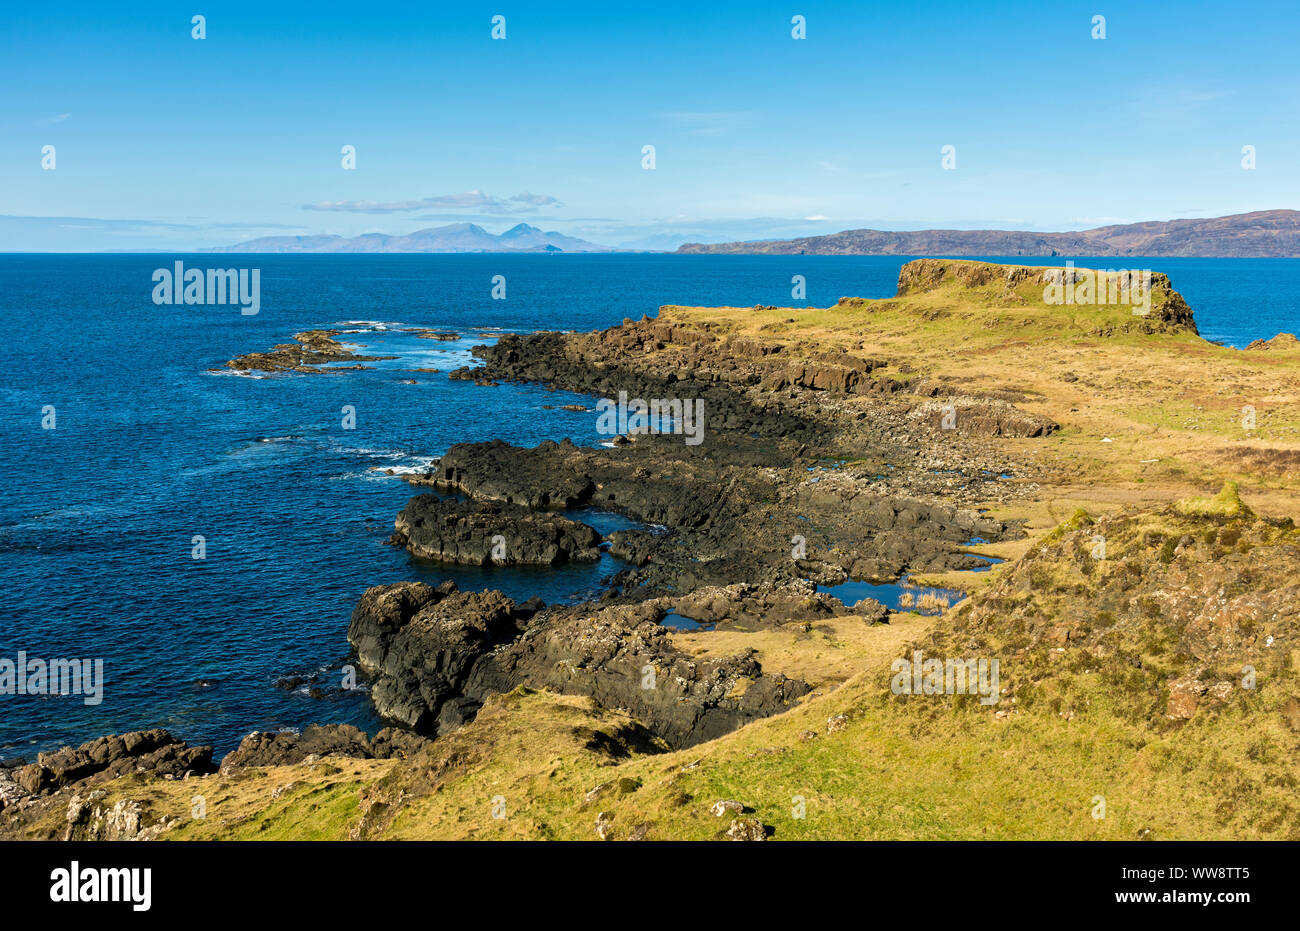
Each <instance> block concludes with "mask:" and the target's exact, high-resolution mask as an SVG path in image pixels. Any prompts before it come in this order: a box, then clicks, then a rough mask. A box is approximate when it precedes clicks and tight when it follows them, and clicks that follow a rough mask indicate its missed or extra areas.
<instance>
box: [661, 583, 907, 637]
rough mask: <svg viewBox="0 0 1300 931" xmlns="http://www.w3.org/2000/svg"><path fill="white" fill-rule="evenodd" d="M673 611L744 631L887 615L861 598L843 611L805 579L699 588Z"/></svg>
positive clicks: (882, 608) (871, 621)
mask: <svg viewBox="0 0 1300 931" xmlns="http://www.w3.org/2000/svg"><path fill="white" fill-rule="evenodd" d="M675 610H676V611H677V612H678V613H679V614H681V615H683V616H685V617H689V618H693V619H695V620H697V621H701V622H703V623H705V624H714V625H719V626H721V627H738V628H742V629H745V630H752V629H755V628H762V627H771V626H773V625H776V624H784V623H789V622H791V621H815V620H821V619H823V618H828V617H840V616H842V615H846V614H861V615H862V616H863V617H864V618H865V619H866V620H867V621H868V622H869V623H874V622H876V621H882V620H884V618H885V615H886V614H887V613H888V611H887V610H886V609H885V606H884V605H882V604H880V603H879V602H877V601H875V600H873V599H870V598H864V599H863V600H862V601H860V602H858V603H857V604H856V605H854V606H853V607H852V608H849V607H845V605H844V604H842V603H841V602H840V601H839V599H837V598H835V597H833V596H831V595H828V594H826V593H825V592H819V591H817V586H816V585H815V584H813V583H812V582H809V581H807V580H805V579H798V580H796V581H793V582H789V583H787V584H785V585H779V586H778V585H772V584H770V583H764V584H759V585H755V584H752V583H749V582H738V583H736V584H735V585H727V586H710V587H707V588H700V589H697V590H695V591H693V592H691V593H690V594H689V595H686V596H684V597H682V598H680V599H678V600H677V603H676V605H675Z"/></svg>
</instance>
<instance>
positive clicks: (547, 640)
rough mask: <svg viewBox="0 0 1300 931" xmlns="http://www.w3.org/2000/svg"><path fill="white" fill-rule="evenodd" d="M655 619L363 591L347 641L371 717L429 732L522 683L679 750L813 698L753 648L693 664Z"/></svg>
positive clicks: (501, 600)
mask: <svg viewBox="0 0 1300 931" xmlns="http://www.w3.org/2000/svg"><path fill="white" fill-rule="evenodd" d="M659 613H662V610H661V609H656V608H654V607H653V606H651V605H648V604H643V605H632V606H626V605H623V606H613V607H608V608H604V609H600V610H598V611H593V610H592V609H590V608H584V607H578V608H562V609H552V610H550V611H546V612H544V613H542V614H539V615H537V616H536V617H535V618H534V617H532V611H531V609H530V608H527V607H523V606H516V605H515V604H514V603H513V602H512V601H511V600H510V599H508V598H506V597H505V596H504V595H502V594H501V593H500V592H474V593H465V592H458V591H456V590H455V586H454V585H451V584H450V583H445V584H444V585H443V586H440V587H439V588H438V589H434V588H431V587H429V586H427V585H423V584H421V583H399V584H397V585H391V586H379V587H376V588H372V589H370V590H368V591H367V592H366V593H365V595H364V596H363V597H362V599H361V602H360V603H359V604H358V605H357V609H356V611H354V612H353V616H352V623H351V626H350V627H349V630H348V637H349V639H350V640H351V641H352V643H353V645H354V646H355V647H356V649H357V654H358V658H359V661H360V663H361V665H362V667H363V668H364V669H365V670H366V671H367V672H368V673H369V674H371V675H372V676H374V678H375V684H374V688H373V692H372V695H373V698H374V702H375V707H376V709H377V710H378V711H379V712H380V713H381V714H383V715H385V716H386V717H389V718H392V719H394V720H397V721H400V722H402V723H403V724H406V725H407V726H409V727H412V728H414V729H415V730H417V731H419V732H421V733H426V734H438V733H445V732H446V731H448V730H452V729H454V728H456V727H459V726H460V725H461V724H463V723H464V722H465V721H467V720H470V719H471V718H472V716H473V714H474V713H476V712H477V707H478V705H479V704H480V703H481V702H482V701H483V699H484V698H486V697H487V696H488V695H490V694H493V693H504V692H509V691H511V690H512V689H514V688H515V687H516V686H519V685H526V686H529V687H531V688H546V689H551V690H553V691H557V692H562V693H566V694H576V695H586V696H589V697H591V698H592V699H593V700H595V701H596V703H597V704H599V705H601V706H603V707H608V708H622V709H627V710H628V711H629V712H630V713H631V714H632V715H633V716H634V717H636V718H637V719H638V720H640V721H641V722H642V723H643V724H645V725H646V726H647V727H648V728H650V730H651V731H652V732H654V733H655V734H656V735H658V736H659V737H661V738H662V739H663V740H664V741H665V742H667V743H668V744H669V745H670V746H674V747H681V746H689V745H691V744H694V743H698V742H700V741H703V740H709V739H712V738H713V737H717V736H720V735H721V734H725V733H727V732H728V731H730V730H733V729H735V728H736V727H739V726H740V725H742V724H744V723H746V722H748V721H751V720H754V719H757V718H760V717H764V716H767V715H770V714H774V713H777V712H779V711H783V710H786V709H787V708H790V707H792V706H793V704H794V702H795V700H796V699H797V698H798V697H799V696H801V695H803V694H804V693H806V692H807V691H808V686H807V685H806V684H805V683H803V682H800V681H797V680H791V679H787V678H786V677H784V676H780V675H766V674H764V673H763V671H762V668H761V666H760V665H759V663H758V662H757V660H755V659H754V656H753V653H752V651H749V652H746V653H742V654H740V655H738V656H735V657H731V658H727V659H721V660H695V659H693V658H691V657H689V656H688V655H686V654H685V653H682V652H681V651H680V650H678V649H677V648H675V647H674V646H673V645H672V642H671V640H670V638H669V634H668V631H667V630H665V629H664V628H662V627H660V626H659V625H658V624H656V623H655V620H654V619H655V617H656V615H657V614H659ZM530 619H531V622H530Z"/></svg>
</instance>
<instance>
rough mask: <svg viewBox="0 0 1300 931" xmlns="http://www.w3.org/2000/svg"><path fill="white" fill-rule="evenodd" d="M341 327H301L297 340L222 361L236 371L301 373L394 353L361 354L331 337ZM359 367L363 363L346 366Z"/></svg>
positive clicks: (381, 357)
mask: <svg viewBox="0 0 1300 931" xmlns="http://www.w3.org/2000/svg"><path fill="white" fill-rule="evenodd" d="M340 332H342V331H341V330H305V331H304V332H302V333H295V334H294V335H293V338H294V339H295V340H297V342H293V343H280V344H279V345H278V346H275V347H274V348H272V349H269V350H267V351H266V352H250V353H248V354H246V355H242V356H236V357H235V358H233V359H231V360H230V361H229V362H227V363H226V368H231V369H237V370H239V371H259V372H297V373H299V374H303V375H312V374H319V373H321V372H327V371H339V370H340V369H341V368H342V367H340V366H335V368H333V369H327V368H324V366H326V365H329V364H331V363H338V362H349V361H351V362H375V361H379V360H382V359H395V358H396V356H363V355H358V354H357V353H356V352H354V351H352V350H351V349H348V348H347V347H346V346H344V345H343V344H342V343H340V342H339V341H338V340H336V339H335V338H334V337H335V336H337V335H338V334H339V333H340ZM348 367H349V368H362V367H363V366H348Z"/></svg>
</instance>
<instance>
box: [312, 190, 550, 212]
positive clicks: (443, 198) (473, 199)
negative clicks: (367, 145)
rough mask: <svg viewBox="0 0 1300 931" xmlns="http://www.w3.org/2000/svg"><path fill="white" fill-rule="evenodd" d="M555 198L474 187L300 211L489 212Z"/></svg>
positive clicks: (324, 204) (527, 206)
mask: <svg viewBox="0 0 1300 931" xmlns="http://www.w3.org/2000/svg"><path fill="white" fill-rule="evenodd" d="M562 206H564V205H563V204H561V203H560V200H559V198H556V197H552V196H551V195H550V194H531V193H529V192H528V191H524V192H522V193H520V194H516V195H514V196H513V197H493V196H491V195H489V194H484V193H483V192H482V191H480V190H478V189H477V188H475V189H474V190H472V191H465V192H464V193H463V194H439V195H437V196H434V197H421V198H419V199H418V200H390V201H376V200H336V201H321V202H320V203H316V204H303V206H302V209H303V210H320V211H332V212H337V213H403V212H405V211H409V210H431V209H434V210H436V209H438V208H444V209H458V210H482V211H485V212H489V211H497V212H501V211H510V210H513V211H515V212H519V211H524V212H527V211H530V210H537V209H538V208H540V207H562Z"/></svg>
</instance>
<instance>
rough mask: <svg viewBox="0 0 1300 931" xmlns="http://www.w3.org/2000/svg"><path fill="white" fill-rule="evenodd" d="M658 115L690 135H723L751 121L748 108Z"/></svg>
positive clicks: (673, 112)
mask: <svg viewBox="0 0 1300 931" xmlns="http://www.w3.org/2000/svg"><path fill="white" fill-rule="evenodd" d="M659 115H660V116H661V117H662V118H663V119H665V120H667V121H669V122H670V123H676V124H677V125H678V126H680V127H682V128H683V129H685V130H686V132H687V133H689V134H690V135H692V136H724V135H726V134H727V133H729V132H731V131H732V130H735V129H740V128H741V127H744V126H748V125H749V124H750V123H752V122H753V114H752V113H751V112H750V111H748V110H719V111H714V112H706V111H698V110H673V111H669V112H667V113H661V114H659Z"/></svg>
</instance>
